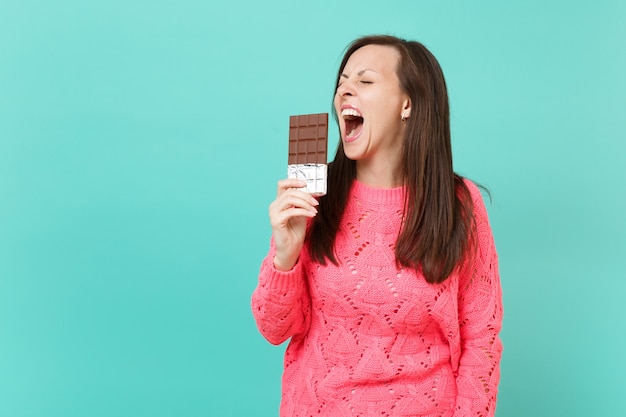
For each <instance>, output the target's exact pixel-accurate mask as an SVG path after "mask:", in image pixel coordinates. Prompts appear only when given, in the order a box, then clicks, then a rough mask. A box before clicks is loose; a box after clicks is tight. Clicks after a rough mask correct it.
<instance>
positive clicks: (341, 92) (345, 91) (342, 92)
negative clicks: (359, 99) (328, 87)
mask: <svg viewBox="0 0 626 417" xmlns="http://www.w3.org/2000/svg"><path fill="white" fill-rule="evenodd" d="M354 94H355V92H354V87H353V86H352V84H351V83H349V82H348V81H344V82H343V83H341V85H340V86H339V87H337V96H339V97H350V96H354Z"/></svg>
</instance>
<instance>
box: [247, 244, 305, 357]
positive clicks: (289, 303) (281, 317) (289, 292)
mask: <svg viewBox="0 0 626 417" xmlns="http://www.w3.org/2000/svg"><path fill="white" fill-rule="evenodd" d="M274 254H275V248H274V242H273V240H272V243H271V246H270V251H269V253H268V255H267V256H266V257H265V259H264V260H263V263H262V264H261V271H260V273H259V281H258V285H257V287H256V289H255V290H254V292H253V293H252V302H251V304H252V314H253V316H254V319H255V320H256V324H257V327H258V329H259V332H261V334H262V335H263V337H265V338H266V339H267V340H268V341H269V342H270V343H272V344H274V345H279V344H281V343H283V342H284V341H286V340H287V339H289V338H290V337H292V336H294V335H296V334H299V333H302V332H304V330H305V329H306V327H307V326H308V324H307V320H308V317H309V308H310V300H309V295H308V290H307V287H306V280H305V273H304V268H303V265H302V261H301V260H298V262H297V263H296V265H295V266H294V267H293V269H292V270H291V271H287V272H283V271H279V270H277V269H276V268H275V267H274Z"/></svg>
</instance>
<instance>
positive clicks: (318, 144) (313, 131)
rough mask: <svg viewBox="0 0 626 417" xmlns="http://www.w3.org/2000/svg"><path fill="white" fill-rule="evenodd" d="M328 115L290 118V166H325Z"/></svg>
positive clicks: (307, 115) (306, 115)
mask: <svg viewBox="0 0 626 417" xmlns="http://www.w3.org/2000/svg"><path fill="white" fill-rule="evenodd" d="M327 147H328V113H318V114H303V115H299V116H290V117H289V165H292V164H325V163H326V149H327Z"/></svg>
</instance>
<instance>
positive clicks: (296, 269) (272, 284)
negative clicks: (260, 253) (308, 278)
mask: <svg viewBox="0 0 626 417" xmlns="http://www.w3.org/2000/svg"><path fill="white" fill-rule="evenodd" d="M259 278H260V284H261V286H263V287H265V288H266V289H267V290H270V291H278V292H291V291H299V290H300V289H301V288H302V286H303V285H304V280H303V279H302V263H301V262H300V260H299V259H298V261H297V262H296V264H295V265H294V266H293V268H291V269H290V270H289V271H280V270H278V269H276V267H275V266H274V255H273V254H271V255H268V256H267V258H265V260H264V261H263V267H262V269H261V274H260V276H259Z"/></svg>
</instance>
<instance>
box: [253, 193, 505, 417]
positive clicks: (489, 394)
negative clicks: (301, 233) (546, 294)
mask: <svg viewBox="0 0 626 417" xmlns="http://www.w3.org/2000/svg"><path fill="white" fill-rule="evenodd" d="M466 183H467V185H468V186H469V189H470V191H471V194H472V196H473V201H474V213H475V219H476V227H477V230H476V236H477V239H478V244H477V246H476V249H475V250H476V253H475V254H474V256H473V261H472V263H471V265H467V266H465V267H464V268H462V270H461V271H458V272H455V273H454V274H453V275H452V276H451V277H449V278H448V279H447V280H446V281H445V282H443V283H442V284H429V283H427V282H426V281H425V280H424V278H423V277H422V276H420V275H416V273H415V271H413V270H409V269H404V268H400V269H398V268H396V263H395V256H394V244H395V241H396V238H397V236H398V232H399V230H400V227H401V212H402V207H403V197H404V188H393V189H375V188H370V187H367V186H365V185H364V184H362V183H359V182H358V181H355V182H354V184H353V186H352V189H351V191H350V196H349V202H348V205H347V207H346V210H345V213H344V217H343V220H342V225H341V228H340V230H339V232H338V235H337V239H336V252H337V254H338V260H339V265H338V266H336V265H333V264H332V263H328V264H327V265H326V266H323V265H320V264H318V263H315V262H313V261H312V260H311V259H310V258H309V257H308V255H307V250H306V248H305V249H304V250H303V251H302V253H301V254H300V259H299V260H298V262H297V264H296V265H295V266H294V268H293V269H292V270H291V271H288V272H281V271H278V270H276V269H275V268H274V266H273V257H274V251H275V249H274V245H273V241H272V243H271V245H270V252H269V254H268V255H267V257H266V258H265V260H264V261H263V263H262V266H261V272H260V275H259V283H258V286H257V288H256V289H255V291H254V293H253V295H252V311H253V314H254V316H255V319H256V322H257V326H258V328H259V330H260V332H261V333H262V334H263V336H264V337H265V338H266V339H267V340H268V341H269V342H271V343H273V344H280V343H282V342H284V341H286V340H287V339H289V338H291V340H290V342H289V345H288V347H287V350H286V352H285V360H284V372H283V381H282V382H283V384H282V390H283V393H282V401H281V406H280V415H281V416H284V417H287V416H289V417H309V416H332V417H343V416H350V417H356V416H363V417H369V416H432V417H434V416H442V417H443V416H446V417H449V416H454V417H461V416H462V417H468V416H471V417H481V416H493V415H494V412H495V405H496V394H497V388H498V381H499V376H500V372H499V362H500V356H501V352H502V345H501V342H500V339H499V336H498V333H499V331H500V327H501V322H502V302H501V289H500V280H499V275H498V265H497V254H496V250H495V246H494V242H493V237H492V233H491V229H490V226H489V221H488V218H487V212H486V210H485V206H484V203H483V200H482V197H481V195H480V192H479V190H478V188H477V187H476V186H475V185H474V184H473V183H471V182H469V181H466Z"/></svg>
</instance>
